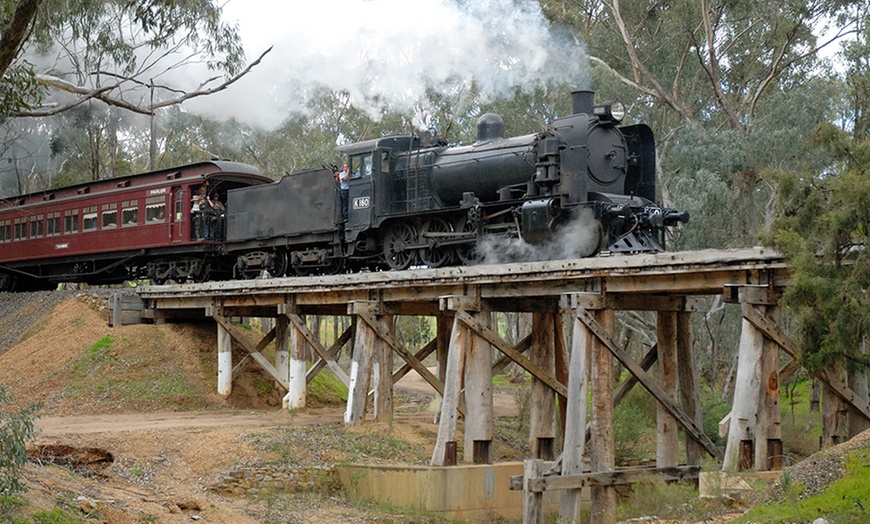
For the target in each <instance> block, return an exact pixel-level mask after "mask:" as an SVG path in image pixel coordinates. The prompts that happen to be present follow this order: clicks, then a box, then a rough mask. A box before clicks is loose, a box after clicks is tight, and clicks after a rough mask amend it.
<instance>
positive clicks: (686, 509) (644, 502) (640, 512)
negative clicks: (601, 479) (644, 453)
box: [616, 476, 701, 522]
mask: <svg viewBox="0 0 870 524" xmlns="http://www.w3.org/2000/svg"><path fill="white" fill-rule="evenodd" d="M700 514H701V509H700V505H699V499H698V492H697V490H696V489H695V486H694V485H693V484H691V483H687V482H673V483H668V482H665V481H664V480H662V479H660V478H656V477H653V476H650V477H649V478H648V479H646V481H644V482H640V483H637V484H632V485H631V487H630V488H629V489H628V490H627V492H626V493H621V494H620V497H619V500H618V502H617V509H616V515H617V520H618V521H622V520H626V519H631V518H641V517H653V516H654V517H656V518H658V519H678V520H686V521H687V522H697V521H698V520H697V517H699V516H700Z"/></svg>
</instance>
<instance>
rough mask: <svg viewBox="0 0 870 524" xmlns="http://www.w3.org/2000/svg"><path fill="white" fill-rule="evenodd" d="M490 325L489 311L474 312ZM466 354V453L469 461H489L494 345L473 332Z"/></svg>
mask: <svg viewBox="0 0 870 524" xmlns="http://www.w3.org/2000/svg"><path fill="white" fill-rule="evenodd" d="M471 315H472V316H476V317H477V318H478V319H479V321H480V323H481V324H482V325H484V326H489V325H490V321H491V315H490V313H489V311H481V312H479V313H471ZM469 335H470V336H469V341H468V342H469V343H468V345H467V346H466V356H465V373H464V375H465V455H464V456H463V462H465V463H466V464H469V463H474V464H489V463H490V462H491V460H490V449H491V448H492V426H493V406H492V347H491V346H490V344H489V342H487V341H485V340H484V339H482V338H480V337H477V336H474V335H473V334H472V333H471V332H470V331H469Z"/></svg>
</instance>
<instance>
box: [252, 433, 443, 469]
mask: <svg viewBox="0 0 870 524" xmlns="http://www.w3.org/2000/svg"><path fill="white" fill-rule="evenodd" d="M249 438H250V440H251V443H252V445H254V446H256V447H258V448H260V449H263V450H265V451H268V452H270V453H274V454H276V455H277V456H278V457H279V458H278V462H280V463H282V464H284V465H285V466H288V467H307V466H309V465H310V464H312V463H315V464H320V463H324V462H326V463H329V462H348V463H353V462H366V463H379V462H380V463H404V464H426V463H428V461H429V458H430V454H429V451H428V450H427V449H425V447H424V446H421V445H417V444H412V443H409V442H407V441H405V440H401V439H398V438H396V437H393V436H392V435H390V434H389V433H388V432H387V433H361V432H356V431H353V430H352V429H348V428H345V427H344V426H342V425H340V424H319V425H317V426H297V427H288V428H282V429H280V430H278V431H271V432H269V433H261V434H257V435H252V436H251V437H249Z"/></svg>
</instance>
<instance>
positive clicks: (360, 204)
mask: <svg viewBox="0 0 870 524" xmlns="http://www.w3.org/2000/svg"><path fill="white" fill-rule="evenodd" d="M371 205H372V199H371V197H358V198H354V199H353V208H354V209H368V208H369V207H371Z"/></svg>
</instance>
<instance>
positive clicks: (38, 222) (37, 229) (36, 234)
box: [30, 215, 45, 238]
mask: <svg viewBox="0 0 870 524" xmlns="http://www.w3.org/2000/svg"><path fill="white" fill-rule="evenodd" d="M43 218H45V216H44V215H37V216H35V217H32V218H31V219H30V238H42V235H43V234H44V232H45V224H44V222H43V221H42V219H43Z"/></svg>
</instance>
